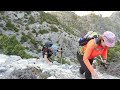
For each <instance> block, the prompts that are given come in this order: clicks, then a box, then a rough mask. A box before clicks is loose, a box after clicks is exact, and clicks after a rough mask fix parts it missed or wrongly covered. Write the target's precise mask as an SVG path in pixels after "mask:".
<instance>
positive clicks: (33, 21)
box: [28, 16, 35, 24]
mask: <svg viewBox="0 0 120 90" xmlns="http://www.w3.org/2000/svg"><path fill="white" fill-rule="evenodd" d="M34 23H35V19H34V18H33V17H32V16H30V18H29V21H28V24H34Z"/></svg>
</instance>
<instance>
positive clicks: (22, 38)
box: [20, 35, 29, 42]
mask: <svg viewBox="0 0 120 90" xmlns="http://www.w3.org/2000/svg"><path fill="white" fill-rule="evenodd" d="M28 39H29V38H28V36H27V35H23V36H22V37H21V41H20V42H27V40H28Z"/></svg>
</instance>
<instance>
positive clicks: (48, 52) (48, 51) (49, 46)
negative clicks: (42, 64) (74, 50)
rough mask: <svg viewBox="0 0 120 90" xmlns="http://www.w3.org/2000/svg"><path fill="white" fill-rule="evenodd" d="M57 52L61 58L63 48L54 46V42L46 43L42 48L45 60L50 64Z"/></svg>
mask: <svg viewBox="0 0 120 90" xmlns="http://www.w3.org/2000/svg"><path fill="white" fill-rule="evenodd" d="M57 52H59V53H58V54H59V57H61V56H62V55H61V54H62V53H61V52H62V48H60V47H59V46H58V45H56V44H53V43H52V42H50V41H48V42H46V43H45V45H44V46H43V48H42V53H43V58H44V60H45V61H46V62H47V63H48V64H50V57H51V56H52V55H53V54H54V55H56V54H57Z"/></svg>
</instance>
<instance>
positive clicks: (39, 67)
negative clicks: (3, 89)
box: [0, 54, 119, 79]
mask: <svg viewBox="0 0 120 90" xmlns="http://www.w3.org/2000/svg"><path fill="white" fill-rule="evenodd" d="M0 61H1V62H0V79H84V77H82V76H81V75H80V74H79V67H80V66H79V65H68V64H60V63H57V62H53V63H52V64H50V65H48V64H47V63H46V62H45V61H44V60H43V58H40V59H36V58H31V59H21V58H20V57H19V56H6V55H3V54H0ZM95 70H96V72H97V73H98V75H99V77H100V78H102V79H119V78H117V77H115V76H111V75H108V74H106V73H103V74H101V73H100V72H99V71H98V70H97V69H95Z"/></svg>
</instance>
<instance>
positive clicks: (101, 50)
mask: <svg viewBox="0 0 120 90" xmlns="http://www.w3.org/2000/svg"><path fill="white" fill-rule="evenodd" d="M115 39H116V36H115V34H114V33H112V32H111V31H105V32H104V33H103V34H102V35H99V36H98V37H97V38H93V39H91V40H89V41H88V42H87V44H85V45H84V46H82V47H81V49H80V50H79V51H77V59H78V61H79V63H80V64H81V67H80V69H79V72H80V74H83V73H85V78H86V79H92V76H93V78H94V79H99V77H98V75H97V73H96V72H95V71H94V68H93V67H92V62H93V60H94V58H95V57H97V56H99V55H101V56H102V59H103V62H104V63H106V60H107V53H108V48H109V47H114V46H115Z"/></svg>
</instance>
